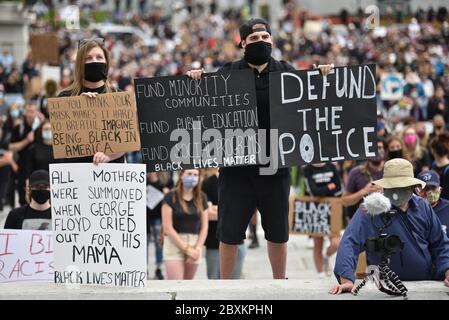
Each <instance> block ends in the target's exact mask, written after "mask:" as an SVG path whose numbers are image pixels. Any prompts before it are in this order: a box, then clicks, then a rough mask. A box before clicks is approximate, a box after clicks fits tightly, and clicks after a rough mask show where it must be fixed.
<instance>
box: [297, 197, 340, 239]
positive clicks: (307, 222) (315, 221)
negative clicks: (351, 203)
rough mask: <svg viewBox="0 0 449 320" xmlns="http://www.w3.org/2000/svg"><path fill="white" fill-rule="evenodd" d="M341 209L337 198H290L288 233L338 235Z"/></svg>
mask: <svg viewBox="0 0 449 320" xmlns="http://www.w3.org/2000/svg"><path fill="white" fill-rule="evenodd" d="M342 213H343V207H342V204H341V200H340V199H339V198H331V197H299V198H295V197H291V198H290V233H299V234H309V235H339V234H340V230H341V228H342Z"/></svg>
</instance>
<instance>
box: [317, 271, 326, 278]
mask: <svg viewBox="0 0 449 320" xmlns="http://www.w3.org/2000/svg"><path fill="white" fill-rule="evenodd" d="M325 277H326V275H325V274H324V272H320V273H318V279H324V278H325Z"/></svg>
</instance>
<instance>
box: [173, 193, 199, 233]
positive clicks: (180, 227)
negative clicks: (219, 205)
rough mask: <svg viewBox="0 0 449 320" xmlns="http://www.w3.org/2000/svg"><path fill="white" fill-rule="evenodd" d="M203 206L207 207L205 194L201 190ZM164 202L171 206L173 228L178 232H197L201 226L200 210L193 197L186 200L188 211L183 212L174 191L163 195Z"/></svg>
mask: <svg viewBox="0 0 449 320" xmlns="http://www.w3.org/2000/svg"><path fill="white" fill-rule="evenodd" d="M202 197H203V199H202V200H203V208H204V209H207V196H206V195H205V194H204V192H202ZM164 203H166V204H167V205H169V206H170V207H171V208H172V221H173V228H174V229H175V230H176V232H178V233H191V234H199V232H200V228H201V219H200V212H199V210H198V208H197V207H196V205H195V203H194V201H193V199H192V200H190V201H186V204H187V209H188V212H187V213H186V212H184V211H183V210H182V207H181V203H180V202H179V200H178V197H177V195H176V192H175V191H170V192H169V193H167V194H166V195H165V198H164Z"/></svg>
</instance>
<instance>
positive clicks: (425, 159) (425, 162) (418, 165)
mask: <svg viewBox="0 0 449 320" xmlns="http://www.w3.org/2000/svg"><path fill="white" fill-rule="evenodd" d="M430 165H431V163H430V156H429V152H428V151H427V150H426V149H424V148H423V149H422V156H421V158H419V159H418V160H416V161H413V173H414V175H415V177H416V176H417V175H418V174H419V173H420V172H421V171H422V167H429V168H430Z"/></svg>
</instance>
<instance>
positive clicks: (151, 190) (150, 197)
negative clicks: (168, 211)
mask: <svg viewBox="0 0 449 320" xmlns="http://www.w3.org/2000/svg"><path fill="white" fill-rule="evenodd" d="M163 199H164V193H162V192H161V191H159V190H158V189H156V188H155V187H153V186H152V185H148V186H147V207H148V208H150V210H153V209H154V208H156V206H157V205H158V204H159V203H161V201H162V200H163Z"/></svg>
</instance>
